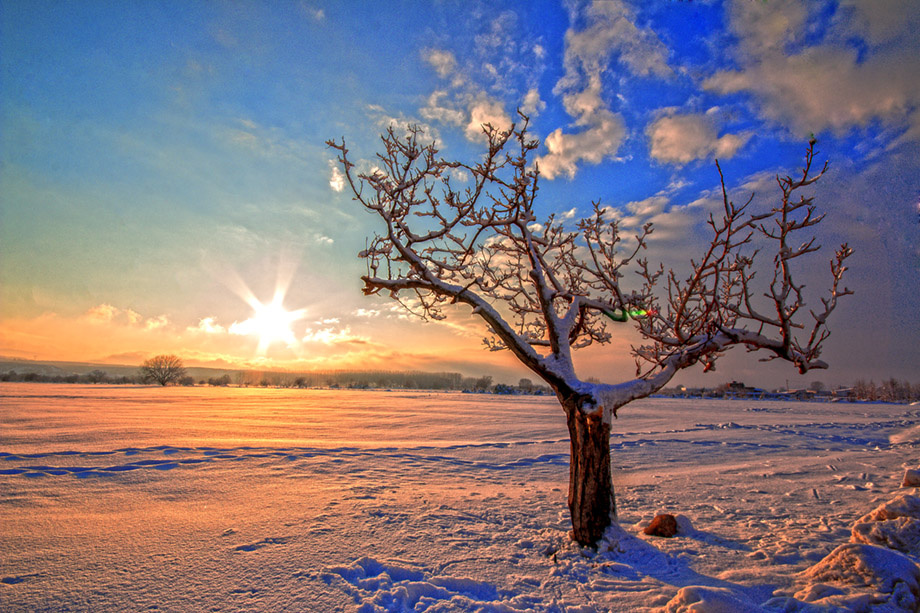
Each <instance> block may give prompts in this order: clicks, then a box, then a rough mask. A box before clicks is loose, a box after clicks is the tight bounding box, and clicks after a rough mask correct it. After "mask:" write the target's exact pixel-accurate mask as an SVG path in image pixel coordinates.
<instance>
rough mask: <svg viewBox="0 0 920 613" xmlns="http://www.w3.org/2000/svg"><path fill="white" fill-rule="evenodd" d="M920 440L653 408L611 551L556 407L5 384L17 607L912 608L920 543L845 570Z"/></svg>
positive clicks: (898, 419) (766, 412)
mask: <svg viewBox="0 0 920 613" xmlns="http://www.w3.org/2000/svg"><path fill="white" fill-rule="evenodd" d="M918 439H920V407H908V406H899V405H882V404H808V403H789V402H760V401H723V400H712V401H710V400H656V399H653V400H647V401H643V402H638V403H635V404H633V405H630V406H628V407H625V408H624V409H623V410H622V411H621V413H620V418H619V419H618V420H617V421H616V422H615V423H614V435H613V438H612V448H613V462H614V480H615V484H616V486H617V504H618V508H619V513H620V526H621V528H622V530H619V531H617V530H612V531H611V532H610V540H609V542H607V543H605V544H604V545H603V546H602V547H601V551H600V552H598V553H595V552H593V551H590V550H582V549H580V548H578V547H577V546H575V545H573V544H571V543H569V542H568V540H567V538H566V533H567V531H568V529H569V526H568V515H567V509H566V500H565V499H566V486H567V479H568V442H567V436H566V431H565V423H564V419H563V416H562V411H561V409H560V408H559V406H558V405H557V404H556V402H555V400H554V399H552V398H537V397H500V396H481V395H466V394H455V393H425V392H359V391H355V392H348V391H307V390H276V389H236V388H165V389H159V388H149V387H138V388H131V387H108V386H78V385H60V386H58V385H47V384H45V385H32V384H21V383H3V384H0V452H2V453H0V609H2V610H4V611H46V610H48V611H65V610H66V611H74V610H76V611H141V610H162V611H354V610H359V611H577V612H588V611H607V610H611V611H650V610H675V611H676V610H699V611H716V610H719V611H747V610H750V611H756V610H771V611H831V610H860V608H862V609H863V610H867V607H874V608H875V609H876V610H890V611H897V610H911V609H912V608H913V607H916V606H917V605H916V603H917V602H920V585H918V584H917V581H918V580H920V579H918V577H920V575H917V572H918V571H917V566H916V564H915V562H917V561H918V560H920V557H918V556H917V554H918V551H917V550H916V549H914V551H913V557H912V558H910V557H905V556H903V555H900V554H897V553H893V552H892V551H891V550H890V549H886V548H875V549H873V548H869V547H866V546H858V545H851V546H849V548H846V547H845V548H843V549H841V550H839V551H838V552H837V553H836V554H835V556H832V558H833V559H831V560H829V561H825V562H824V563H820V561H821V560H822V559H824V558H825V557H826V556H828V554H830V553H831V552H832V551H834V550H835V549H836V548H837V547H838V546H840V545H844V544H845V543H847V542H848V541H849V540H850V538H851V528H852V526H853V524H854V523H855V522H856V521H857V519H859V518H860V517H861V516H863V515H865V514H867V513H869V512H870V511H872V510H873V509H874V508H876V507H878V506H879V505H880V504H882V503H884V502H885V501H888V500H891V499H893V498H895V497H896V496H898V495H899V494H910V495H917V494H918V492H917V490H916V489H913V488H900V489H899V485H900V482H901V477H902V476H903V474H904V471H905V468H917V466H918V464H920V458H918V450H920V440H918ZM905 500H906V501H907V502H906V503H905V504H909V503H910V501H911V499H905ZM657 512H668V513H673V514H675V515H676V514H680V515H684V516H686V518H688V519H689V521H690V523H692V529H691V530H689V531H688V530H686V528H687V526H686V522H685V521H684V520H681V522H682V525H683V527H684V532H682V533H681V534H679V535H678V536H677V537H674V538H671V539H665V538H657V537H651V536H646V535H644V534H642V531H641V528H642V527H644V526H645V525H646V524H647V523H648V522H649V520H651V519H652V517H653V516H654V515H655V514H656V513H657ZM879 525H881V524H879ZM918 525H920V524H918ZM911 529H913V530H914V531H915V532H917V530H916V527H915V528H911ZM905 534H907V536H908V537H910V535H911V534H913V533H909V532H908V533H905ZM918 535H920V533H917V534H914V536H918ZM908 540H909V539H908ZM912 542H913V543H914V545H916V544H917V543H920V540H916V541H912ZM908 548H909V547H908ZM816 564H817V566H815V565H816ZM822 564H823V565H822ZM834 564H837V566H834ZM812 567H814V568H812ZM809 568H811V570H808V572H804V573H803V571H806V570H807V569H809ZM867 569H868V570H867ZM873 569H875V570H876V571H878V572H877V573H876V574H875V575H873V574H872V572H871V571H872V570H873ZM885 572H888V573H889V574H893V576H892V577H888V578H887V579H886V578H885V577H884V576H881V577H880V576H878V573H881V574H882V575H884V573H885ZM682 588H683V589H682ZM793 596H795V598H793ZM912 598H917V599H918V600H911V599H912ZM804 600H809V601H811V602H812V604H805V603H804V602H802V601H804ZM768 601H769V602H768ZM835 604H836V605H838V606H843V607H844V609H833V608H831V605H835ZM694 607H695V608H694ZM886 607H887V608H886Z"/></svg>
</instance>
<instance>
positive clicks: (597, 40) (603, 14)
mask: <svg viewBox="0 0 920 613" xmlns="http://www.w3.org/2000/svg"><path fill="white" fill-rule="evenodd" d="M580 17H581V15H580V14H579V13H578V12H577V9H576V12H573V14H572V16H571V19H572V22H573V23H576V22H578V21H580ZM584 18H585V20H586V21H587V25H586V27H585V28H584V29H581V30H576V29H574V28H569V30H568V31H567V32H566V37H565V40H566V47H565V57H564V65H565V75H563V77H562V78H561V79H559V82H558V83H557V84H556V88H555V90H554V91H555V93H556V94H557V95H562V101H563V104H564V105H565V109H566V112H567V113H568V114H569V115H570V116H571V117H572V118H574V120H575V122H574V123H575V127H576V128H581V130H580V131H578V132H574V133H565V132H563V130H562V128H557V129H556V130H554V131H553V132H551V133H550V134H549V136H547V137H546V141H545V144H546V148H547V150H548V151H549V153H548V154H547V155H544V156H542V157H540V158H538V159H537V163H538V165H539V167H540V171H541V173H542V174H543V175H544V176H545V177H546V178H548V179H553V178H555V177H557V176H560V175H566V176H568V177H569V178H572V177H574V176H575V173H576V172H577V170H578V164H579V163H581V162H589V163H592V164H597V163H600V162H601V161H602V160H604V159H606V158H613V157H614V156H615V155H616V153H617V151H618V150H619V148H620V144H621V143H622V142H623V139H624V137H625V135H626V130H625V127H624V124H623V118H622V117H621V116H620V115H619V114H617V113H614V112H613V111H612V110H610V108H608V106H607V104H606V103H605V102H604V100H603V97H602V76H603V74H604V72H605V71H606V70H607V65H608V62H609V61H610V58H611V56H613V55H615V56H616V58H617V60H618V61H619V62H620V63H621V64H623V65H624V66H625V67H626V68H627V69H628V70H629V71H630V72H631V73H632V74H634V75H637V76H657V77H667V76H669V75H671V74H672V71H671V69H670V67H668V64H667V49H666V48H665V47H664V45H663V44H662V43H661V41H660V40H658V37H657V36H656V35H655V33H654V32H652V31H651V30H649V29H640V28H638V27H637V26H636V25H635V23H634V15H633V13H632V10H631V9H630V8H629V7H628V6H627V5H626V4H624V3H623V2H620V1H619V0H603V1H601V0H596V1H595V2H593V3H591V4H590V5H589V6H588V8H587V9H586V11H585V15H584Z"/></svg>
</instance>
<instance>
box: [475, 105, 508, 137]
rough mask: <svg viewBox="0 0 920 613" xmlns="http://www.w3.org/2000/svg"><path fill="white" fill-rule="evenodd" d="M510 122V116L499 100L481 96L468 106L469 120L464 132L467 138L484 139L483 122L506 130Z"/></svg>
mask: <svg viewBox="0 0 920 613" xmlns="http://www.w3.org/2000/svg"><path fill="white" fill-rule="evenodd" d="M511 123H512V122H511V117H509V116H508V113H506V112H505V108H504V106H503V105H502V103H501V102H499V101H497V100H493V99H490V98H486V97H483V98H481V99H480V100H478V101H476V102H475V103H474V104H473V105H472V106H470V120H469V123H468V124H467V126H466V129H465V130H464V132H465V134H466V137H467V138H468V139H469V140H472V141H475V140H484V139H485V134H484V133H483V126H484V125H485V124H491V125H492V127H493V128H496V129H498V130H507V129H508V128H509V127H511Z"/></svg>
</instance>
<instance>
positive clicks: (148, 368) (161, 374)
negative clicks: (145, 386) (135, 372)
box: [140, 355, 185, 386]
mask: <svg viewBox="0 0 920 613" xmlns="http://www.w3.org/2000/svg"><path fill="white" fill-rule="evenodd" d="M140 375H141V378H142V379H143V380H144V381H153V382H156V383H159V384H160V385H163V386H165V385H169V384H170V383H178V382H179V380H180V379H182V377H184V376H185V366H183V365H182V360H180V359H179V358H178V357H176V356H174V355H158V356H155V357H152V358H150V359H149V360H145V361H144V363H143V364H141V368H140Z"/></svg>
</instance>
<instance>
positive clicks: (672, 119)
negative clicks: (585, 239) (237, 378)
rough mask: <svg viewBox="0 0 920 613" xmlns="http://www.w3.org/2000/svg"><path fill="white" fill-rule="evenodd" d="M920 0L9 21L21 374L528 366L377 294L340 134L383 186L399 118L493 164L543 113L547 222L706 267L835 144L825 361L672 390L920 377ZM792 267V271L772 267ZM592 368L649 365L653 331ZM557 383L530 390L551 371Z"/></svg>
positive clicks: (10, 292)
mask: <svg viewBox="0 0 920 613" xmlns="http://www.w3.org/2000/svg"><path fill="white" fill-rule="evenodd" d="M918 9H920V4H918V2H917V0H903V1H897V0H891V1H878V0H840V1H813V2H798V1H793V0H768V1H767V0H764V1H761V0H737V1H734V2H730V1H726V2H720V1H708V2H707V1H700V0H694V1H686V2H680V1H660V2H630V1H627V0H605V1H595V2H574V1H573V2H555V1H548V0H536V1H532V2H527V3H521V2H501V1H489V2H478V1H475V0H472V1H470V0H465V1H463V2H459V1H457V2H455V1H448V0H443V1H436V0H435V1H430V2H423V1H417V2H414V1H408V0H406V1H397V0H392V1H387V2H379V0H378V1H368V2H362V1H353V2H333V1H307V0H304V1H301V2H296V1H293V0H292V1H290V2H272V3H264V2H222V1H208V2H205V1H197V0H196V1H194V2H186V1H178V0H176V1H173V0H158V1H155V2H154V1H140V2H131V3H122V2H114V1H103V0H90V1H77V2H45V1H38V2H36V1H34V0H5V1H4V2H3V3H2V4H0V355H2V356H5V357H14V358H24V359H38V360H65V361H84V362H99V363H111V364H139V363H140V362H141V361H143V360H144V359H146V358H148V357H151V356H153V355H156V354H160V353H174V354H176V355H179V356H180V357H182V358H183V359H184V360H185V362H186V364H187V365H195V366H213V367H219V368H257V369H287V370H334V369H352V368H355V369H375V370H376V369H383V370H426V371H445V370H446V371H460V372H464V373H466V374H470V375H482V374H492V375H493V376H494V377H495V379H496V380H498V381H507V382H517V380H518V378H520V377H527V376H528V372H527V371H526V370H523V369H522V368H521V367H519V366H517V365H516V363H515V362H514V359H513V357H512V356H510V355H509V354H508V353H507V352H505V353H502V352H490V351H488V350H487V349H485V348H484V346H483V344H482V337H483V336H484V335H485V332H486V330H485V327H484V325H483V324H482V323H481V322H480V321H478V320H477V319H475V318H474V317H472V316H470V315H469V313H468V312H465V311H462V310H459V309H458V310H456V311H455V312H454V313H453V314H452V316H451V317H450V318H448V320H447V321H444V322H422V321H419V320H418V319H414V318H411V317H408V316H407V315H406V314H405V312H403V311H402V310H401V309H400V308H399V307H398V306H397V305H396V304H395V303H393V302H391V301H390V300H388V299H387V298H386V297H366V296H364V295H363V294H362V292H361V281H360V276H361V274H363V273H364V272H365V266H364V263H363V261H362V260H360V259H359V258H358V257H357V253H358V252H359V251H360V250H361V249H363V247H364V245H365V241H366V239H367V238H368V237H371V236H373V234H374V232H375V231H376V230H377V229H378V228H377V225H376V222H375V218H374V216H373V215H371V214H369V213H367V212H366V211H364V210H363V209H362V208H361V207H360V206H359V205H358V204H357V203H356V202H354V201H353V200H352V197H351V195H350V193H349V191H348V189H343V187H344V185H343V182H342V177H341V173H340V170H339V169H338V168H337V166H336V164H335V161H334V160H335V155H334V152H333V151H331V150H330V149H329V148H328V147H326V145H325V144H324V143H325V141H327V140H328V139H331V138H335V139H342V138H344V139H345V141H346V142H347V144H348V147H349V149H350V151H351V155H352V156H353V157H354V158H355V159H356V160H358V161H359V165H362V164H363V165H364V166H366V167H368V168H369V167H370V165H372V164H373V160H374V156H375V154H376V153H377V152H378V151H380V149H381V147H380V141H379V135H380V134H381V133H382V132H383V131H384V130H386V129H387V127H389V126H393V125H395V126H397V128H402V127H405V126H407V125H410V124H415V125H419V126H421V127H423V128H424V129H425V130H426V131H427V133H428V134H430V135H431V137H432V138H434V139H436V140H437V141H438V143H439V145H440V147H441V153H442V155H443V156H444V157H446V158H451V159H462V160H465V161H469V162H472V161H475V160H476V159H477V158H478V157H479V156H481V155H482V153H483V142H482V134H481V128H480V126H481V124H482V123H484V122H492V123H493V124H495V125H507V123H508V122H510V121H511V119H512V118H513V117H514V116H515V111H516V110H518V109H519V110H521V111H523V112H526V113H527V114H528V115H529V116H530V118H531V123H530V129H531V134H532V135H533V136H534V137H535V138H537V139H538V140H539V141H540V149H539V150H538V152H537V155H538V158H537V161H538V163H539V168H540V170H541V173H542V188H541V192H540V197H539V202H538V208H539V209H540V210H539V213H540V214H541V215H548V214H550V213H555V214H557V215H558V216H560V217H561V218H565V219H572V220H574V219H577V218H578V217H580V216H585V215H588V214H589V213H590V211H591V202H592V201H594V200H600V201H601V202H602V203H603V204H604V205H605V206H607V207H611V208H610V210H611V211H612V212H615V213H613V214H616V215H617V216H618V217H619V218H620V219H621V226H622V227H623V228H624V229H625V230H630V229H631V228H633V227H639V226H640V225H641V224H642V223H644V222H646V221H652V222H653V223H654V224H655V227H656V228H657V231H656V232H655V234H654V235H653V240H652V241H651V243H650V245H649V249H648V253H647V255H648V257H649V258H650V259H651V260H653V261H656V260H660V261H662V262H664V263H666V264H667V265H668V266H674V267H675V268H676V269H678V270H680V266H681V265H682V264H685V263H686V261H687V260H688V259H689V258H690V257H692V255H693V254H694V253H700V252H701V241H703V240H705V233H704V230H705V228H704V225H705V224H704V222H705V218H706V215H707V214H708V212H709V211H711V210H713V209H712V207H713V206H715V205H717V203H718V199H719V198H720V194H719V192H718V185H719V177H718V173H717V170H716V168H715V160H716V159H718V160H719V162H720V163H721V165H722V168H723V170H724V172H725V179H726V185H727V187H728V189H729V191H730V193H731V195H732V197H733V198H734V199H736V200H738V201H743V200H746V199H747V197H749V196H750V195H751V194H752V193H754V194H755V197H754V201H753V205H752V206H760V207H764V206H769V205H770V203H771V202H775V199H776V194H777V193H778V192H777V187H776V182H775V176H776V175H777V174H782V175H785V174H788V173H795V172H797V169H798V168H800V167H801V164H802V159H803V153H804V150H805V146H806V143H807V141H808V139H809V138H810V137H811V136H812V135H814V137H815V138H817V140H818V145H817V150H818V151H819V154H818V159H819V161H821V162H823V161H824V160H828V161H829V170H828V172H827V174H826V175H825V177H824V178H822V180H821V181H820V182H819V183H818V184H817V186H816V187H815V188H814V191H813V195H814V196H815V201H816V203H817V204H818V206H819V207H820V208H821V210H822V211H823V212H826V213H827V216H826V218H825V220H824V221H823V222H822V224H821V225H820V226H819V229H818V230H819V231H818V234H819V242H820V243H821V244H822V245H823V247H824V248H823V250H822V251H821V252H820V253H819V254H818V255H817V256H816V257H814V258H813V260H812V263H811V264H809V265H808V266H807V267H805V268H804V269H803V270H802V271H801V272H800V273H799V274H800V275H801V276H800V278H802V279H804V280H805V281H806V282H807V286H808V291H809V292H811V291H812V290H813V291H814V294H809V296H810V298H809V300H810V302H809V306H814V307H817V306H818V305H819V304H820V303H819V297H820V296H821V294H820V292H822V291H825V289H826V287H827V286H828V283H827V277H828V268H829V267H828V261H829V259H830V258H831V256H832V252H833V249H834V248H836V247H837V246H838V245H840V244H841V243H842V242H847V243H848V244H849V245H850V246H851V247H853V248H854V250H855V254H854V255H853V257H852V258H850V260H849V261H848V264H849V268H850V270H849V271H848V273H847V277H846V279H845V285H847V287H849V288H850V289H852V290H853V291H854V292H855V293H854V295H853V296H851V297H848V298H847V299H846V300H844V301H842V302H841V304H840V306H839V308H838V310H837V311H836V312H835V313H834V317H833V318H832V320H831V322H830V330H831V332H832V335H831V337H830V338H829V339H828V341H827V342H826V345H825V352H824V355H823V357H824V359H825V360H826V361H827V362H828V363H829V364H830V368H829V369H828V370H826V371H813V372H809V373H807V374H806V375H804V376H799V375H797V373H796V371H795V370H794V369H793V368H792V367H791V366H789V365H787V364H779V363H778V362H775V361H774V362H770V363H766V364H765V363H762V362H759V361H758V360H757V356H756V355H748V354H746V353H745V352H744V351H743V350H735V351H733V352H732V353H731V354H729V355H728V356H726V357H725V358H723V359H722V360H721V361H720V362H719V365H718V368H717V370H716V372H715V373H708V374H706V375H703V374H702V373H701V371H700V370H693V369H691V370H689V371H686V372H684V373H682V374H681V375H680V376H679V377H678V378H677V379H675V382H679V383H685V384H688V385H708V386H716V385H718V384H720V383H723V382H725V381H729V380H743V381H745V382H746V383H748V384H756V385H760V386H783V385H790V386H797V385H803V384H807V383H809V382H814V381H821V382H823V383H825V384H827V385H837V384H846V383H850V382H853V381H854V380H857V379H866V380H869V379H872V380H875V381H880V380H883V379H888V378H891V377H895V378H898V379H907V380H910V381H912V382H920V377H918V373H920V297H918V295H920V247H918V245H920V35H918V32H920V10H918ZM767 263H768V264H769V262H767ZM614 333H615V334H614V341H615V342H614V343H612V344H610V345H605V346H602V347H591V348H589V349H587V350H585V352H584V353H583V354H582V355H580V357H579V358H578V359H577V361H576V362H577V366H578V369H579V374H580V375H582V376H583V377H596V378H598V379H600V380H603V381H609V382H618V381H622V380H626V379H629V378H631V377H632V376H633V375H634V373H635V366H634V363H633V358H632V357H631V355H630V352H629V345H630V343H631V342H636V340H637V339H636V338H635V337H634V335H633V334H631V333H630V331H629V330H628V329H627V328H626V327H622V328H616V329H614ZM531 376H532V375H531Z"/></svg>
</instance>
